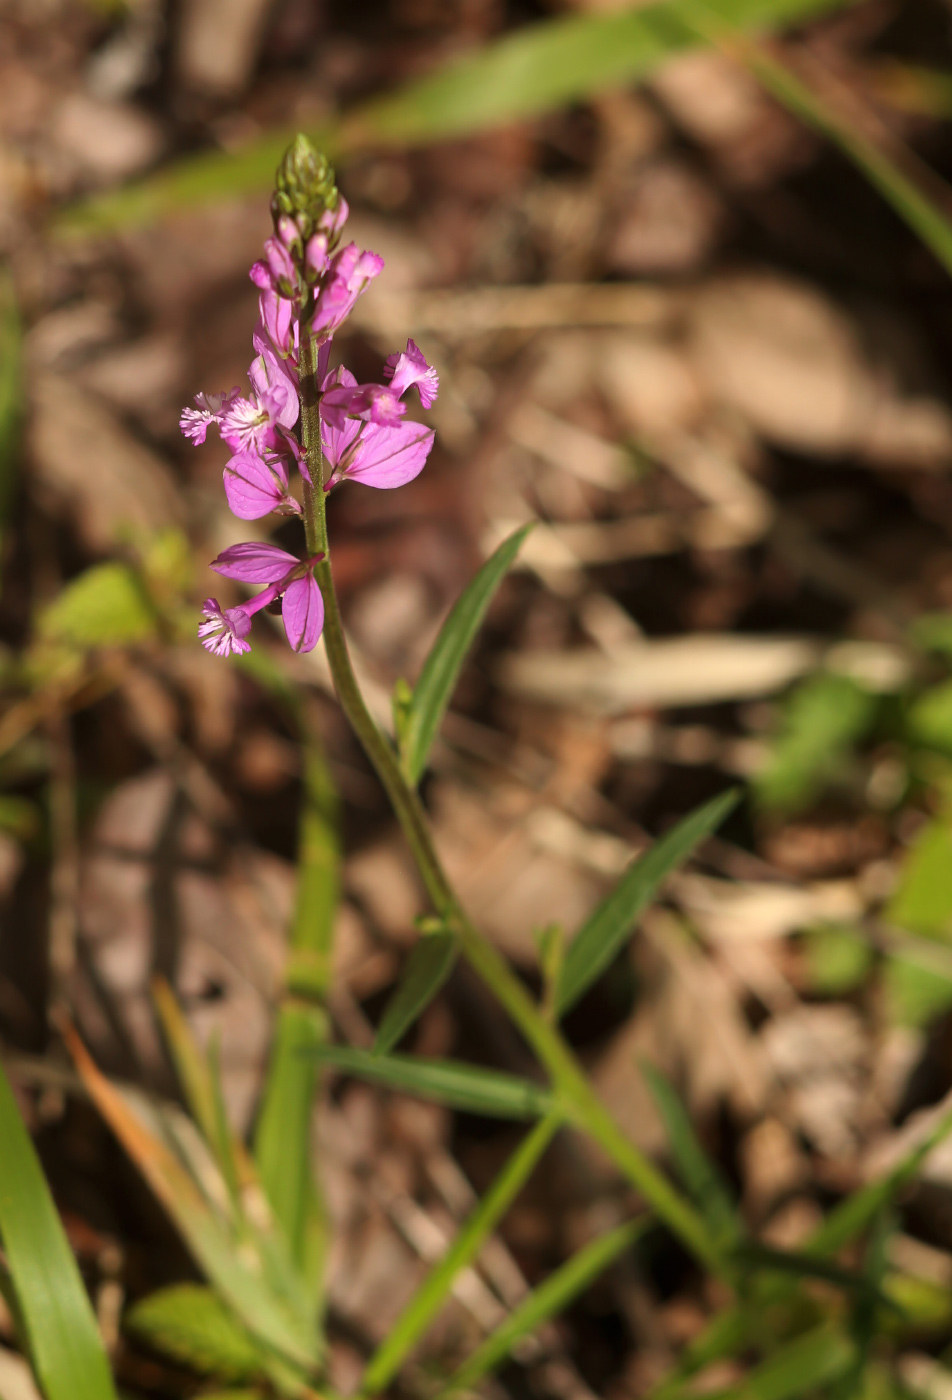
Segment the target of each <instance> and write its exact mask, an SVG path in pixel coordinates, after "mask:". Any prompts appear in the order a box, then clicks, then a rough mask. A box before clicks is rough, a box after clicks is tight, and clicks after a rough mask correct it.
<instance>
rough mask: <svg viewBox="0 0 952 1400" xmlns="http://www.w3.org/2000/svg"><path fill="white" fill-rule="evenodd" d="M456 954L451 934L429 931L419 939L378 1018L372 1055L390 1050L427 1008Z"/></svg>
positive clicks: (448, 971)
mask: <svg viewBox="0 0 952 1400" xmlns="http://www.w3.org/2000/svg"><path fill="white" fill-rule="evenodd" d="M457 953H458V946H457V941H456V938H455V936H454V935H453V934H452V933H429V934H425V935H424V936H423V937H422V938H421V939H420V941H419V942H418V943H417V945H416V947H415V948H414V949H413V952H412V953H411V954H410V957H409V960H408V961H407V965H406V968H405V970H404V973H403V976H402V977H401V979H400V984H399V986H398V987H397V990H396V991H395V992H394V994H393V996H392V997H391V998H390V1000H389V1001H388V1003H387V1007H386V1010H385V1011H384V1013H383V1016H382V1018H381V1021H380V1026H379V1029H378V1031H377V1035H376V1038H375V1040H374V1054H375V1055H385V1054H386V1053H387V1052H388V1050H392V1049H393V1047H394V1046H395V1045H396V1043H397V1041H398V1040H400V1038H401V1037H402V1036H403V1035H404V1033H405V1032H406V1031H408V1030H409V1029H410V1027H411V1026H412V1025H413V1023H414V1021H416V1020H417V1019H418V1017H419V1016H420V1015H421V1014H422V1013H423V1011H425V1010H426V1008H427V1007H428V1006H429V1004H430V1002H431V1001H432V1000H433V998H434V997H435V996H436V994H437V992H439V990H440V988H441V987H442V986H443V983H444V982H445V981H446V979H447V977H449V975H450V973H451V972H452V971H453V965H454V963H455V962H456V957H457Z"/></svg>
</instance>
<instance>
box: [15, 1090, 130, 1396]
mask: <svg viewBox="0 0 952 1400" xmlns="http://www.w3.org/2000/svg"><path fill="white" fill-rule="evenodd" d="M0 1142H2V1143H3V1151H2V1152H0V1238H2V1240H3V1248H4V1252H5V1253H6V1257H7V1262H8V1264H9V1267H10V1274H11V1276H12V1279H13V1287H14V1290H15V1293H16V1301H17V1305H18V1309H19V1313H20V1316H21V1318H22V1320H23V1328H24V1331H25V1333H26V1337H25V1340H26V1343H27V1346H28V1348H29V1351H30V1356H31V1358H32V1361H33V1367H34V1370H35V1371H36V1374H37V1376H38V1378H39V1381H40V1384H41V1385H42V1387H43V1393H44V1395H45V1396H46V1400H116V1391H115V1387H114V1386H113V1382H112V1376H111V1374H110V1371H109V1363H108V1361H107V1360H106V1351H105V1348H104V1347H103V1344H102V1338H101V1337H100V1335H99V1328H98V1326H97V1325H96V1318H95V1316H94V1314H93V1310H92V1306H91V1305H90V1302H89V1297H88V1296H87V1293H86V1289H85V1287H84V1285H83V1281H82V1278H81V1277H80V1273H79V1269H78V1268H77V1266H76V1260H75V1258H74V1257H73V1251H72V1250H71V1249H70V1247H69V1242H68V1241H67V1239H66V1235H65V1233H64V1231H63V1227H62V1225H61V1224H60V1219H59V1216H58V1215H57V1213H56V1207H55V1206H54V1204H53V1198H52V1196H51V1195H50V1189H49V1187H48V1186H47V1184H46V1178H45V1177H44V1175H43V1169H42V1167H41V1166H40V1163H39V1159H38V1158H37V1155H36V1151H35V1150H34V1147H33V1144H32V1142H31V1141H30V1135H29V1133H28V1132H27V1130H26V1128H25V1127H24V1125H23V1120H22V1118H21V1117H20V1113H19V1110H18V1108H17V1105H16V1100H15V1098H14V1097H13V1091H12V1089H11V1088H10V1084H9V1081H8V1079H7V1077H6V1074H5V1072H4V1070H3V1068H2V1067H0Z"/></svg>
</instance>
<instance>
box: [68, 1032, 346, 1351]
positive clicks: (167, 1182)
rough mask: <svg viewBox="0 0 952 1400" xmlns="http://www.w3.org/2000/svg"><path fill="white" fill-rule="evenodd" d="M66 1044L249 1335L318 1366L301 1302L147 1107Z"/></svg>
mask: <svg viewBox="0 0 952 1400" xmlns="http://www.w3.org/2000/svg"><path fill="white" fill-rule="evenodd" d="M65 1038H66V1042H67V1045H68V1048H69V1051H70V1054H71V1055H72V1057H73V1060H74V1062H75V1064H76V1068H77V1070H78V1071H79V1075H80V1078H81V1079H82V1081H83V1083H84V1084H85V1086H86V1088H87V1090H88V1091H89V1094H90V1097H91V1098H92V1100H93V1102H94V1104H95V1105H96V1108H97V1109H98V1110H99V1112H100V1113H101V1114H102V1116H103V1117H104V1118H105V1120H106V1122H107V1123H108V1124H109V1126H110V1127H111V1128H112V1130H113V1132H114V1133H115V1134H116V1137H117V1138H118V1139H119V1141H120V1142H121V1143H122V1145H123V1147H124V1148H125V1150H126V1151H127V1152H128V1154H129V1156H130V1157H131V1158H132V1160H133V1161H134V1162H135V1164H136V1166H137V1167H138V1168H139V1171H140V1172H141V1173H142V1175H143V1177H144V1178H145V1180H146V1181H147V1182H148V1184H149V1186H150V1187H151V1189H152V1191H153V1192H154V1193H155V1195H156V1196H157V1197H158V1199H159V1200H160V1201H161V1203H162V1205H163V1206H164V1207H165V1209H166V1210H167V1211H168V1213H169V1215H170V1216H171V1217H172V1219H173V1221H174V1222H175V1224H176V1226H177V1227H178V1229H179V1231H180V1233H181V1235H182V1237H183V1239H184V1240H185V1242H186V1244H187V1245H188V1247H189V1249H190V1250H191V1252H192V1255H193V1256H194V1258H195V1260H196V1261H197V1263H198V1264H199V1266H200V1267H201V1268H202V1270H203V1271H204V1273H205V1275H206V1277H207V1278H208V1280H209V1282H210V1283H211V1284H213V1286H214V1287H215V1289H216V1290H217V1292H218V1293H219V1295H220V1296H221V1298H222V1299H223V1300H224V1301H225V1302H226V1303H227V1304H228V1305H229V1307H231V1309H232V1310H233V1311H234V1312H235V1314H236V1315H237V1316H238V1317H239V1318H240V1319H241V1321H242V1323H243V1324H244V1325H245V1327H247V1329H248V1331H249V1332H250V1333H251V1334H252V1335H253V1336H254V1337H256V1338H257V1339H258V1340H259V1341H260V1342H262V1343H263V1344H264V1345H265V1346H267V1347H268V1348H270V1349H272V1350H273V1351H274V1352H275V1353H277V1355H278V1356H279V1357H284V1358H286V1359H287V1360H288V1361H289V1362H291V1363H293V1364H295V1365H297V1366H298V1367H300V1368H302V1369H303V1370H305V1371H309V1370H311V1369H312V1368H313V1367H315V1366H316V1364H317V1360H318V1339H317V1335H316V1333H315V1331H314V1329H313V1326H312V1323H311V1320H310V1318H309V1317H308V1316H306V1315H305V1309H304V1306H303V1301H302V1300H300V1299H298V1298H297V1297H296V1296H295V1295H294V1294H293V1293H292V1292H291V1290H290V1289H289V1288H288V1287H285V1288H284V1289H283V1290H282V1291H281V1292H278V1290H277V1289H276V1288H275V1287H273V1286H272V1283H271V1280H270V1279H269V1278H268V1276H267V1274H266V1271H265V1268H264V1266H263V1262H262V1260H261V1259H260V1258H259V1257H255V1252H254V1250H253V1243H252V1240H251V1238H250V1237H249V1236H247V1235H246V1236H244V1237H243V1238H239V1237H238V1236H237V1235H236V1233H235V1232H234V1229H233V1228H229V1227H228V1225H227V1224H226V1223H225V1222H223V1221H222V1219H221V1217H220V1216H219V1215H218V1214H217V1213H216V1212H215V1211H214V1210H213V1209H212V1207H211V1205H210V1204H209V1202H208V1200H207V1199H206V1198H205V1196H204V1195H203V1194H202V1192H201V1191H200V1190H199V1187H198V1186H197V1185H196V1183H195V1181H194V1180H193V1179H192V1177H191V1176H190V1175H189V1173H188V1172H187V1171H186V1169H185V1167H184V1166H183V1165H182V1162H181V1161H180V1160H179V1158H178V1157H177V1156H176V1155H175V1153H174V1152H173V1151H172V1150H171V1148H170V1147H169V1146H168V1144H167V1142H166V1141H165V1139H164V1138H163V1137H162V1136H161V1135H160V1133H159V1132H158V1131H156V1128H155V1127H153V1126H152V1124H151V1123H150V1122H149V1119H148V1116H147V1108H148V1105H147V1103H146V1102H145V1101H143V1100H141V1098H137V1099H136V1108H133V1107H132V1099H131V1096H130V1095H128V1094H121V1093H120V1092H119V1091H118V1089H116V1088H115V1087H114V1086H113V1085H112V1084H110V1082H109V1080H108V1079H106V1078H105V1076H104V1075H103V1074H101V1073H100V1072H99V1070H98V1069H97V1068H96V1065H95V1064H94V1063H93V1060H92V1059H91V1057H90V1055H89V1053H88V1052H87V1050H86V1048H85V1046H84V1045H83V1044H82V1041H81V1040H80V1039H79V1037H78V1036H77V1035H76V1033H75V1031H73V1030H72V1029H71V1028H67V1029H66V1031H65Z"/></svg>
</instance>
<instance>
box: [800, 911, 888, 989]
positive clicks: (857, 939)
mask: <svg viewBox="0 0 952 1400" xmlns="http://www.w3.org/2000/svg"><path fill="white" fill-rule="evenodd" d="M803 942H804V952H805V954H806V967H807V981H808V982H809V984H810V987H811V989H812V990H813V991H814V992H819V993H820V995H821V996H842V995H843V993H844V992H851V991H852V990H853V989H854V988H855V987H858V986H859V985H860V984H861V983H862V982H863V981H864V979H865V977H866V974H867V973H868V972H869V969H870V965H871V963H872V960H873V950H872V948H871V946H870V942H869V939H868V938H865V937H864V936H863V933H862V930H861V929H858V928H853V927H851V926H850V925H849V924H817V925H816V926H815V927H813V928H810V929H807V930H806V932H805V934H804V939H803Z"/></svg>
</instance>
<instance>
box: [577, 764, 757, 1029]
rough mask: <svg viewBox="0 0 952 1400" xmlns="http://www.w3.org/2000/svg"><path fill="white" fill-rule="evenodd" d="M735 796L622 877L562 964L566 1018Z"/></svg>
mask: <svg viewBox="0 0 952 1400" xmlns="http://www.w3.org/2000/svg"><path fill="white" fill-rule="evenodd" d="M737 798H738V794H737V792H736V791H734V790H731V791H729V792H723V793H721V794H720V796H718V797H715V798H714V799H713V801H711V802H708V803H706V804H705V806H703V807H700V808H698V810H697V811H696V812H692V813H691V814H690V816H687V817H685V818H684V819H683V821H680V822H678V824H677V826H676V827H674V828H673V830H671V831H669V832H668V833H667V835H666V836H663V837H662V838H661V840H660V841H656V842H655V844H654V845H653V846H652V847H651V850H650V851H648V852H646V854H645V855H643V856H640V857H639V858H638V860H636V861H635V862H634V864H633V865H631V866H629V868H628V870H627V871H626V872H625V874H624V875H623V876H622V878H621V880H620V881H619V883H618V884H617V885H616V887H615V889H614V890H613V891H612V892H611V894H610V895H609V896H608V898H607V899H605V900H603V902H602V903H601V904H600V905H599V906H598V908H597V909H596V910H595V912H594V914H592V916H591V918H589V919H588V920H587V922H586V923H585V924H583V926H582V928H581V929H580V930H579V931H578V933H577V934H576V936H575V938H574V939H573V940H572V942H571V943H570V944H569V947H568V950H567V952H566V954H565V960H564V962H563V963H562V972H561V976H560V977H559V981H558V991H557V995H556V999H555V1005H556V1011H557V1013H558V1015H560V1016H562V1015H564V1014H565V1012H566V1011H568V1010H569V1008H570V1007H572V1006H574V1005H575V1003H576V1002H577V1001H578V999H579V997H580V996H582V995H583V993H584V992H585V991H586V990H587V989H588V988H589V987H590V986H591V985H592V983H593V982H594V981H595V980H596V979H597V978H598V977H600V976H601V974H602V973H603V972H604V971H605V969H606V968H607V967H608V966H609V964H610V963H611V962H612V960H613V958H614V957H615V956H616V954H617V953H619V952H620V951H621V949H622V947H623V946H624V943H625V940H626V939H627V938H628V937H629V935H630V934H631V932H632V930H633V928H634V925H635V922H636V920H637V919H638V918H639V916H640V915H641V914H642V913H643V911H644V910H645V909H646V908H647V907H648V905H649V904H650V903H651V901H652V900H653V899H654V897H655V895H656V894H657V892H658V888H659V886H660V885H661V883H662V881H663V880H664V879H665V878H666V877H667V876H668V875H670V874H671V872H672V870H674V869H675V868H676V867H677V866H678V865H680V864H681V863H682V862H683V861H685V860H686V859H687V858H688V856H689V855H690V854H691V852H692V851H693V850H694V849H695V847H696V846H698V845H700V843H701V842H702V841H703V840H704V838H705V837H706V836H710V834H711V832H712V831H715V830H716V829H717V827H718V826H720V824H721V822H722V821H723V820H724V818H725V817H726V816H727V814H728V812H729V811H730V810H731V808H732V807H734V806H736V804H737Z"/></svg>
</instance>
